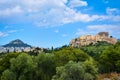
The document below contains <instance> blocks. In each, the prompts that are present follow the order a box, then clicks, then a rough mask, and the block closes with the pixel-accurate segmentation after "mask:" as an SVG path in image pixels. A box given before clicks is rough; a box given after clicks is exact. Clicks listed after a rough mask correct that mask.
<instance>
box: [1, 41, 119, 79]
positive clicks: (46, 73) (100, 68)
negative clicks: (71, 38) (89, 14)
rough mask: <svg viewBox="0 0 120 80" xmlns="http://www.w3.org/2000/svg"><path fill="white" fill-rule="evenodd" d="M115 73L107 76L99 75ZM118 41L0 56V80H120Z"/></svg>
mask: <svg viewBox="0 0 120 80" xmlns="http://www.w3.org/2000/svg"><path fill="white" fill-rule="evenodd" d="M111 73H115V74H117V75H116V76H113V77H107V76H104V77H103V76H102V74H103V75H104V74H111ZM119 73H120V42H117V43H116V44H115V45H112V44H108V43H106V42H98V43H97V44H90V45H87V46H83V47H81V48H73V47H71V46H63V47H60V48H55V49H53V48H52V49H51V50H44V52H41V53H40V52H39V48H37V49H36V50H35V51H33V52H28V53H24V52H21V53H6V54H1V56H0V80H103V79H104V78H111V80H119V78H120V76H119Z"/></svg>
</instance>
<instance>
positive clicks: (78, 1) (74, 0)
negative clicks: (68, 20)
mask: <svg viewBox="0 0 120 80" xmlns="http://www.w3.org/2000/svg"><path fill="white" fill-rule="evenodd" d="M68 5H69V6H70V7H71V8H74V7H81V6H87V5H88V4H87V2H86V1H83V0H70V1H69V4H68Z"/></svg>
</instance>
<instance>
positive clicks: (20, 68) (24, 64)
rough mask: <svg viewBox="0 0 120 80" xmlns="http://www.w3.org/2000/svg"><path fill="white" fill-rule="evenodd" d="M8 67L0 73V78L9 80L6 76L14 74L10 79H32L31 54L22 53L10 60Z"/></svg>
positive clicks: (33, 66) (33, 65)
mask: <svg viewBox="0 0 120 80" xmlns="http://www.w3.org/2000/svg"><path fill="white" fill-rule="evenodd" d="M10 63H11V66H10V69H8V70H5V71H4V72H3V73H2V76H1V79H3V80H10V78H9V77H8V76H11V75H14V76H13V78H11V80H12V79H13V80H34V77H35V75H34V74H35V72H34V71H35V64H34V62H33V59H32V58H31V56H29V55H27V54H25V53H22V54H20V55H19V56H18V57H17V58H13V59H11V60H10Z"/></svg>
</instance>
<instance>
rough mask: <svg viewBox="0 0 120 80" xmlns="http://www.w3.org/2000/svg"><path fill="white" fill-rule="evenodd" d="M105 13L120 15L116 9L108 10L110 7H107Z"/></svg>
mask: <svg viewBox="0 0 120 80" xmlns="http://www.w3.org/2000/svg"><path fill="white" fill-rule="evenodd" d="M106 13H107V14H108V15H114V14H115V15H120V10H118V9H117V8H110V7H107V9H106Z"/></svg>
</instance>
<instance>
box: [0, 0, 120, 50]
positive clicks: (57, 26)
mask: <svg viewBox="0 0 120 80" xmlns="http://www.w3.org/2000/svg"><path fill="white" fill-rule="evenodd" d="M119 5H120V0H0V45H4V44H6V43H8V42H9V41H11V40H15V39H21V40H23V41H24V42H26V43H28V44H31V45H33V46H39V47H46V48H47V47H51V46H54V47H60V46H62V45H65V44H69V42H70V40H71V39H72V38H76V37H78V36H81V35H86V34H93V35H95V34H97V33H98V32H100V31H105V32H109V33H110V35H111V36H113V37H115V38H120V6H119Z"/></svg>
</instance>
